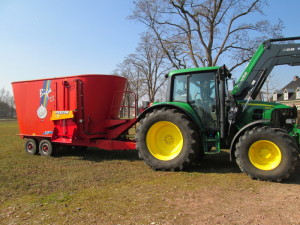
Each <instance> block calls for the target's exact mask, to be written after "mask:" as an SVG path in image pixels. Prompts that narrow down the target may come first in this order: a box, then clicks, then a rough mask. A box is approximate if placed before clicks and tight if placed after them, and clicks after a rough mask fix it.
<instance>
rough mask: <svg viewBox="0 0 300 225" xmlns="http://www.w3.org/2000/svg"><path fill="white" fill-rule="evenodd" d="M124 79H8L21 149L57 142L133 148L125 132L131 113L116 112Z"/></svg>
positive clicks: (47, 148)
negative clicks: (124, 116) (123, 115)
mask: <svg viewBox="0 0 300 225" xmlns="http://www.w3.org/2000/svg"><path fill="white" fill-rule="evenodd" d="M126 83H127V80H126V78H124V77H119V76H114V75H96V74H92V75H78V76H68V77H59V78H49V79H40V80H30V81H19V82H13V83H12V86H13V92H14V97H15V104H16V112H17V118H18V123H19V128H20V134H19V135H20V136H21V137H22V138H26V139H27V142H26V144H25V151H26V152H28V153H29V154H37V153H40V154H41V155H43V156H50V155H51V154H52V152H53V150H54V147H55V148H57V147H58V146H75V147H76V146H87V147H97V148H99V149H105V150H124V149H135V148H136V144H135V142H134V141H132V140H130V139H129V138H128V135H127V134H128V130H129V129H130V128H131V127H132V126H133V125H134V124H135V123H136V118H133V119H121V118H119V112H120V109H121V108H122V107H124V106H123V105H122V100H123V97H124V94H125V92H126V91H125V87H126ZM134 111H135V112H136V108H135V110H134Z"/></svg>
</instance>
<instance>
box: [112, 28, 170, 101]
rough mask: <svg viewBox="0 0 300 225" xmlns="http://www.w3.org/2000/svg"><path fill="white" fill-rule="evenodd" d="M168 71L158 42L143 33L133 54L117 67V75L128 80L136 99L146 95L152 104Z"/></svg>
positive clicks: (168, 67) (168, 68)
mask: <svg viewBox="0 0 300 225" xmlns="http://www.w3.org/2000/svg"><path fill="white" fill-rule="evenodd" d="M169 70H170V65H169V64H168V63H166V57H165V54H164V51H163V50H162V49H161V48H160V45H159V43H158V40H157V39H156V38H154V37H153V36H152V35H150V34H149V33H144V34H143V35H142V37H141V41H140V43H139V45H138V47H137V48H136V51H135V53H133V54H130V55H129V56H127V57H126V58H125V60H124V61H123V63H122V64H120V65H119V66H118V70H117V73H118V74H120V75H123V76H125V77H127V78H128V80H129V85H130V87H131V90H133V91H134V92H135V93H136V94H137V97H138V99H141V97H143V96H145V95H147V97H148V99H149V101H150V102H153V101H155V96H156V94H157V93H158V90H159V89H160V87H162V86H163V85H164V83H165V80H166V79H165V74H166V73H167V72H168V71H169ZM120 72H121V73H120Z"/></svg>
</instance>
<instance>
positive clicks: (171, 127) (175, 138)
mask: <svg viewBox="0 0 300 225" xmlns="http://www.w3.org/2000/svg"><path fill="white" fill-rule="evenodd" d="M146 144H147V147H148V149H149V151H150V153H151V154H152V155H153V156H154V157H155V158H157V159H159V160H163V161H167V160H172V159H174V158H176V157H177V156H178V155H179V154H180V152H181V149H182V147H183V136H182V133H181V131H180V129H179V128H178V127H177V126H176V125H175V124H174V123H171V122H168V121H160V122H157V123H155V124H153V125H152V126H151V127H150V129H149V130H148V132H147V136H146Z"/></svg>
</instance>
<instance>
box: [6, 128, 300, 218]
mask: <svg viewBox="0 0 300 225" xmlns="http://www.w3.org/2000/svg"><path fill="white" fill-rule="evenodd" d="M17 133H18V127H17V124H16V122H0V224H300V213H299V210H300V186H299V184H300V170H299V167H298V169H297V174H296V175H295V176H294V177H292V178H291V179H290V180H288V181H287V182H286V183H281V184H279V183H270V182H262V181H255V180H251V179H250V178H249V177H247V176H246V175H244V174H242V173H240V171H239V169H238V168H237V166H236V165H235V164H233V163H230V162H229V156H228V154H227V153H226V152H223V153H221V154H219V155H214V156H207V157H206V158H205V160H203V161H202V162H201V163H200V165H195V166H193V167H192V168H191V169H189V170H188V171H184V172H158V171H157V172H155V171H152V170H151V169H149V168H148V167H147V166H145V165H144V163H143V162H142V161H141V160H139V159H138V156H137V152H136V151H111V152H110V151H103V150H98V149H93V148H89V149H88V150H86V151H81V152H80V151H79V152H75V151H61V152H58V153H57V154H56V155H55V156H54V157H41V156H32V155H28V154H26V153H25V152H24V150H23V148H24V147H23V145H24V141H23V140H22V139H20V138H19V137H17V136H16V135H15V134H17Z"/></svg>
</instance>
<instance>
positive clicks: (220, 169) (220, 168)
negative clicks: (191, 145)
mask: <svg viewBox="0 0 300 225" xmlns="http://www.w3.org/2000/svg"><path fill="white" fill-rule="evenodd" d="M185 172H199V173H241V171H240V169H239V167H238V166H237V164H236V163H235V162H230V158H229V153H227V152H220V153H219V154H212V155H205V156H204V157H203V158H202V159H201V160H200V161H199V162H198V163H194V164H192V165H191V166H189V167H188V168H187V169H186V170H185Z"/></svg>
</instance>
